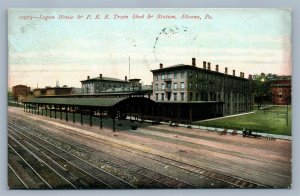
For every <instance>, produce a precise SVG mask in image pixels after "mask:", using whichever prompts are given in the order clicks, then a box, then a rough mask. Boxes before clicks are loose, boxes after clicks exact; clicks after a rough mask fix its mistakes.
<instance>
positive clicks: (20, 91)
mask: <svg viewBox="0 0 300 196" xmlns="http://www.w3.org/2000/svg"><path fill="white" fill-rule="evenodd" d="M12 91H13V100H14V101H21V102H23V101H26V100H27V98H28V96H29V95H30V87H27V86H26V85H22V84H20V85H16V86H13V87H12Z"/></svg>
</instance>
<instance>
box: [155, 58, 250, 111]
mask: <svg viewBox="0 0 300 196" xmlns="http://www.w3.org/2000/svg"><path fill="white" fill-rule="evenodd" d="M152 73H153V97H152V99H153V100H154V101H156V102H161V103H168V102H173V103H195V104H196V103H198V104H199V103H203V104H205V102H206V103H207V104H210V105H211V107H215V108H212V109H211V110H212V111H216V113H218V116H220V115H231V114H236V113H241V112H247V111H249V110H250V109H251V108H252V107H253V96H252V88H251V77H252V76H251V75H249V79H246V78H244V73H243V72H240V77H237V76H236V74H235V70H233V73H232V75H229V74H228V69H227V67H226V68H225V73H221V72H219V65H216V66H215V70H212V67H211V64H210V62H206V61H204V62H203V68H199V67H197V66H196V59H195V58H193V59H192V65H185V64H178V65H174V66H169V67H165V68H164V67H163V64H160V68H159V69H156V70H152ZM213 103H215V104H213ZM214 105H215V106H214ZM220 105H222V106H220ZM198 112H205V111H198Z"/></svg>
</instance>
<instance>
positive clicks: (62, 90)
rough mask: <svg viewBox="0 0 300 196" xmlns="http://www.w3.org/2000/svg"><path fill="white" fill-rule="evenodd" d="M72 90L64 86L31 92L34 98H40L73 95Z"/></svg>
mask: <svg viewBox="0 0 300 196" xmlns="http://www.w3.org/2000/svg"><path fill="white" fill-rule="evenodd" d="M73 92H75V91H74V88H73V87H67V86H66V85H64V86H63V87H50V86H46V87H45V88H36V89H34V90H33V95H34V96H35V97H40V96H54V95H70V94H73Z"/></svg>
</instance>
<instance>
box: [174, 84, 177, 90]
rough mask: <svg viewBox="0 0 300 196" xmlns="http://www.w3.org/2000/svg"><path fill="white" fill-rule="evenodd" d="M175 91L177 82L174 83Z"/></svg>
mask: <svg viewBox="0 0 300 196" xmlns="http://www.w3.org/2000/svg"><path fill="white" fill-rule="evenodd" d="M174 89H175V90H177V82H175V83H174Z"/></svg>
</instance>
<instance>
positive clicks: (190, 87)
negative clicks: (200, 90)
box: [189, 82, 193, 90]
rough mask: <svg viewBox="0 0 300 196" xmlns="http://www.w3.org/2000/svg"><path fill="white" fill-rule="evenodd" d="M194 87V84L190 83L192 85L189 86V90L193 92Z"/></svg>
mask: <svg viewBox="0 0 300 196" xmlns="http://www.w3.org/2000/svg"><path fill="white" fill-rule="evenodd" d="M192 86H193V84H192V83H191V82H190V84H189V89H190V90H192Z"/></svg>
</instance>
